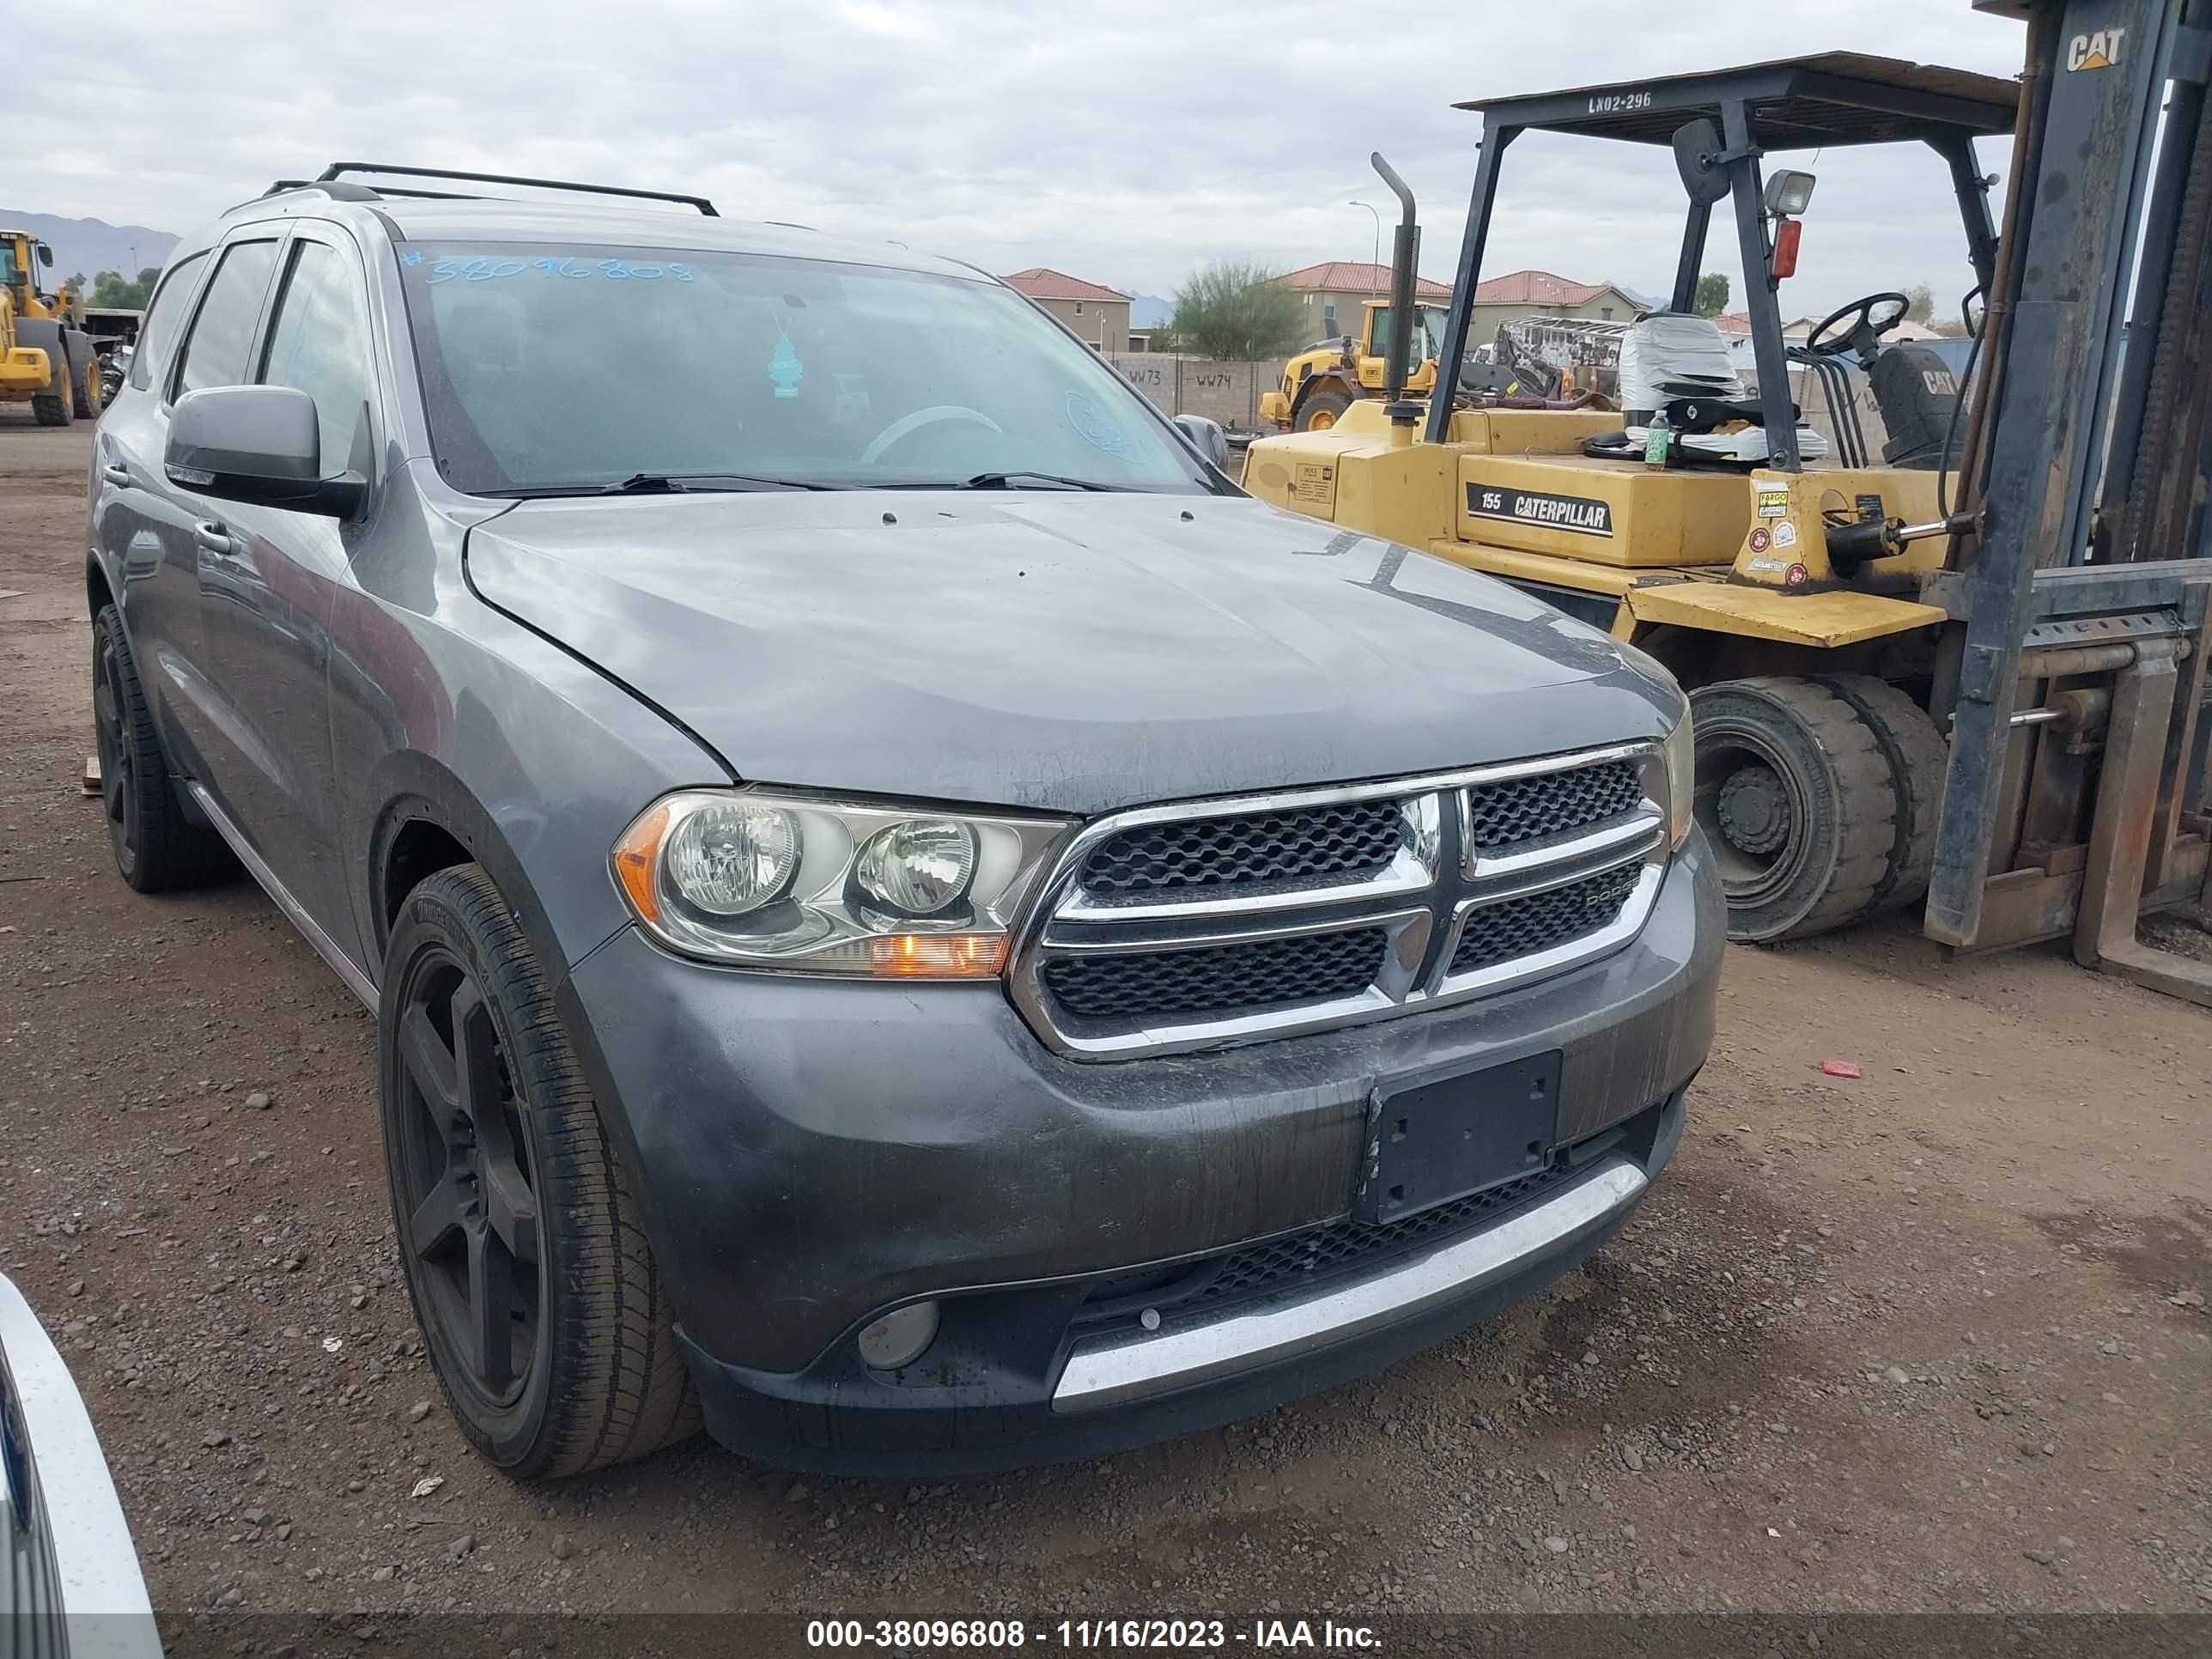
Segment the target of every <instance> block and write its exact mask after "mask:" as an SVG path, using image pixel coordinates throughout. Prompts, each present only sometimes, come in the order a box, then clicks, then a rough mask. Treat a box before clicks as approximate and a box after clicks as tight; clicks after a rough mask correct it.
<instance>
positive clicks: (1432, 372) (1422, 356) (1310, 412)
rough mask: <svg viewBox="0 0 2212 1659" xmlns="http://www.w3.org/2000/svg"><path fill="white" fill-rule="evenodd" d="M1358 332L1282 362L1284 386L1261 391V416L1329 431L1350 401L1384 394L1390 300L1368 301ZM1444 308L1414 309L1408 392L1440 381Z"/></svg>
mask: <svg viewBox="0 0 2212 1659" xmlns="http://www.w3.org/2000/svg"><path fill="white" fill-rule="evenodd" d="M1360 309H1361V312H1362V316H1361V319H1360V325H1359V332H1358V334H1347V335H1346V336H1345V337H1344V338H1343V340H1342V341H1341V342H1340V343H1337V344H1334V345H1317V346H1313V347H1310V349H1307V350H1304V351H1302V352H1300V353H1299V354H1298V355H1297V356H1295V357H1293V358H1291V360H1290V362H1287V363H1285V364H1284V365H1283V384H1282V385H1281V386H1280V387H1279V388H1277V389H1275V390H1273V391H1270V392H1261V394H1260V418H1261V420H1263V421H1266V422H1269V423H1270V424H1272V425H1274V426H1278V427H1281V428H1285V429H1286V430H1289V431H1293V432H1326V431H1328V429H1329V428H1331V427H1333V426H1334V425H1335V424H1336V423H1337V422H1339V421H1340V420H1342V419H1343V418H1344V413H1345V411H1346V410H1348V409H1350V408H1351V407H1352V404H1356V403H1359V402H1361V401H1363V400H1364V399H1367V398H1380V397H1381V396H1382V395H1383V379H1384V375H1383V365H1384V364H1385V363H1386V362H1388V361H1389V356H1390V319H1391V317H1392V315H1393V313H1392V310H1391V306H1390V301H1388V300H1370V301H1367V302H1366V304H1365V305H1364V306H1363V307H1361V308H1360ZM1445 315H1446V313H1445V312H1444V310H1443V307H1441V306H1417V307H1414V309H1413V333H1412V336H1411V339H1412V344H1411V347H1410V348H1409V349H1408V352H1407V356H1408V359H1409V360H1410V361H1411V362H1412V364H1413V367H1412V368H1409V369H1408V370H1407V374H1406V385H1405V390H1406V391H1407V392H1412V393H1413V394H1415V395H1417V396H1418V395H1419V394H1421V393H1425V392H1427V391H1429V389H1430V388H1431V387H1432V386H1435V385H1436V383H1437V342H1438V341H1439V340H1441V339H1443V332H1444V320H1445Z"/></svg>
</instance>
